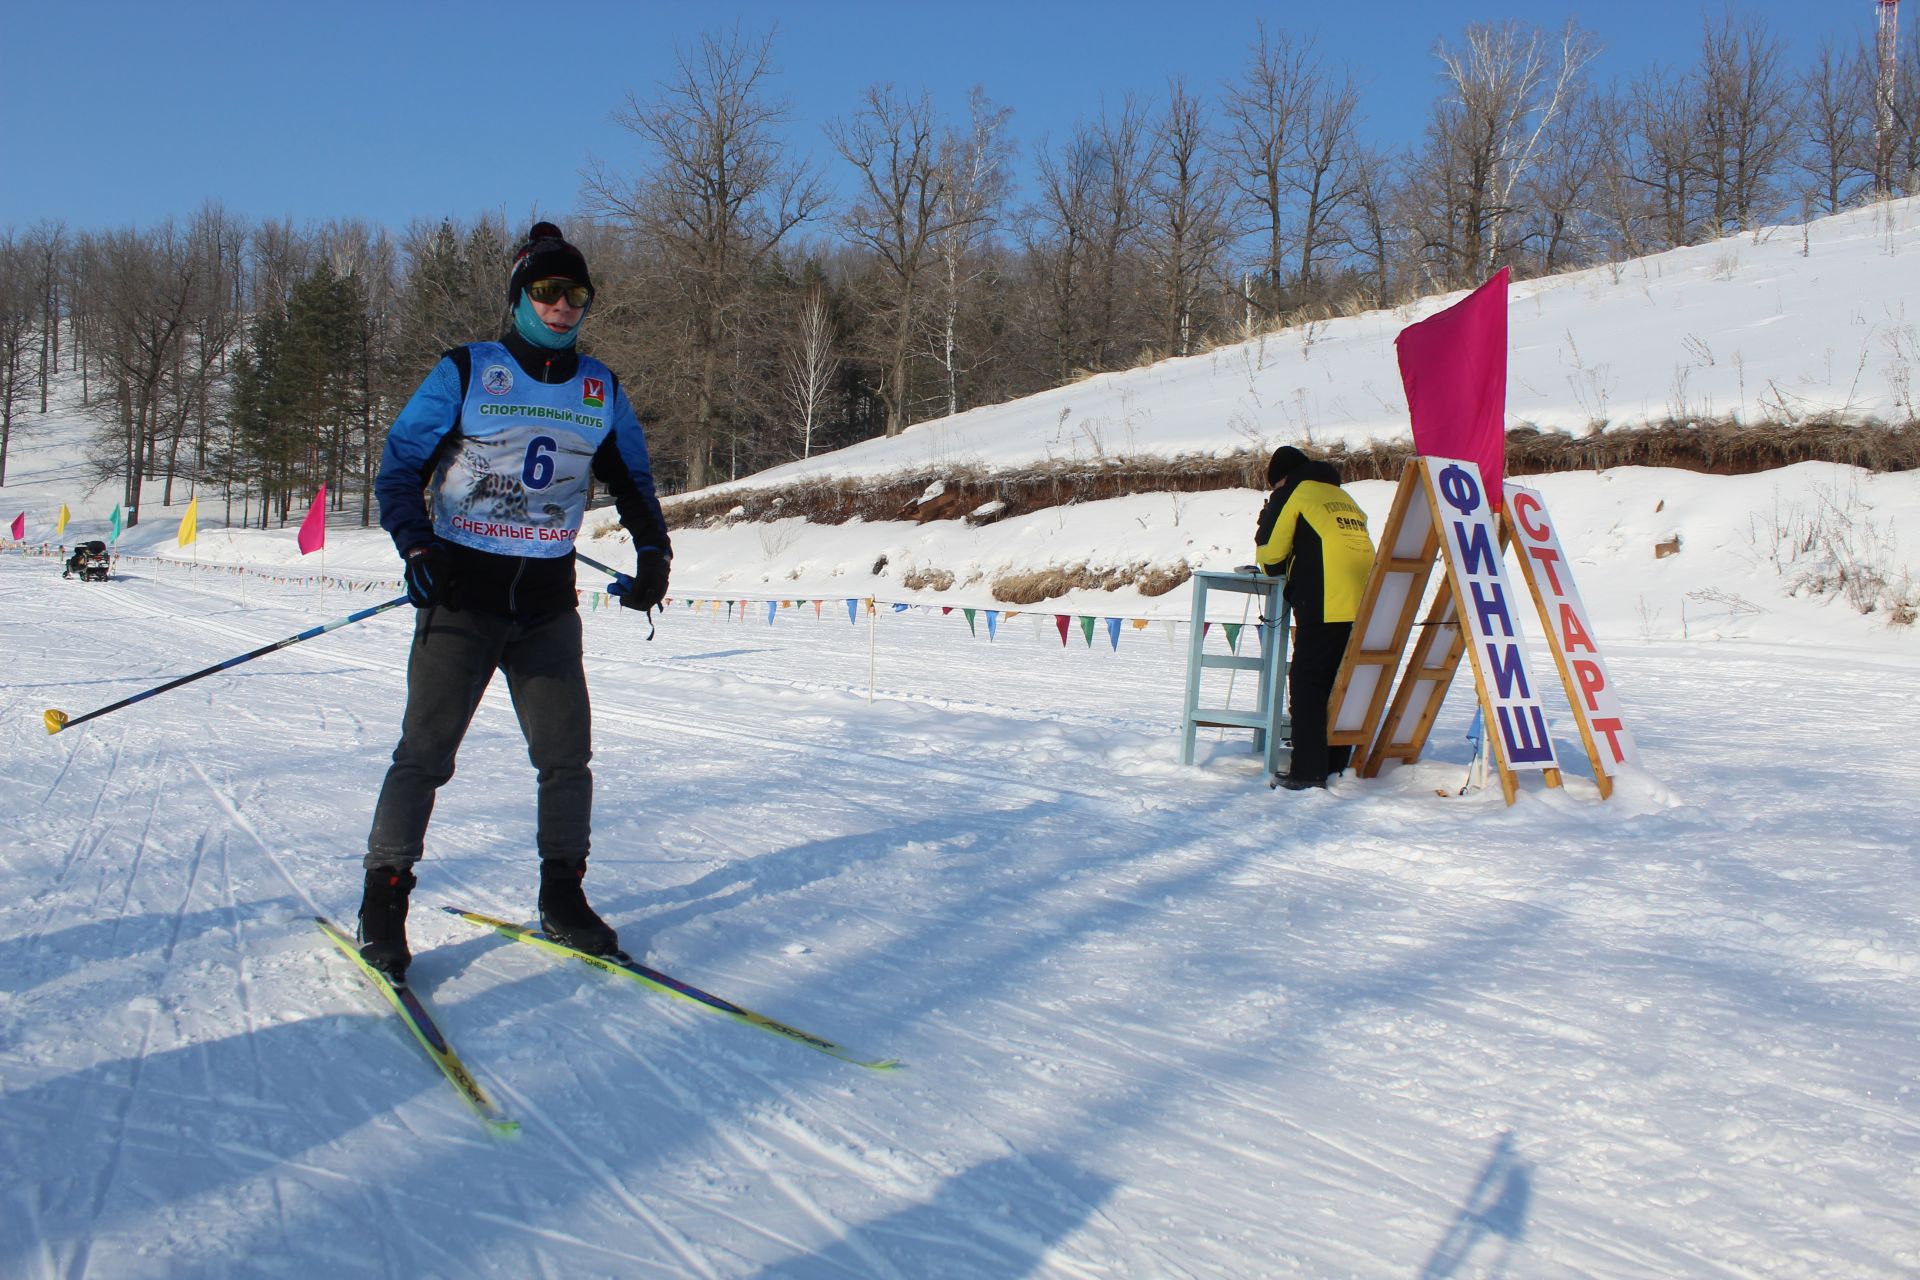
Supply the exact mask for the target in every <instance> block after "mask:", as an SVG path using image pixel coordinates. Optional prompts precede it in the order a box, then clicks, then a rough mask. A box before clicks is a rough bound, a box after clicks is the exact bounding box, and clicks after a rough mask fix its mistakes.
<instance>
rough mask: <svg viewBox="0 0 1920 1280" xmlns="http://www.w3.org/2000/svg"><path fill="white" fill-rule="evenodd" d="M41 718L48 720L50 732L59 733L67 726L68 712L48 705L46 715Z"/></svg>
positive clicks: (48, 730)
mask: <svg viewBox="0 0 1920 1280" xmlns="http://www.w3.org/2000/svg"><path fill="white" fill-rule="evenodd" d="M41 719H43V720H44V721H46V725H47V732H48V733H58V732H60V731H61V730H62V729H64V728H66V727H67V719H68V716H67V713H66V712H64V711H61V710H60V709H59V708H57V707H48V708H47V713H46V715H44V716H42V717H41Z"/></svg>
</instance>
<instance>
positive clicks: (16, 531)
mask: <svg viewBox="0 0 1920 1280" xmlns="http://www.w3.org/2000/svg"><path fill="white" fill-rule="evenodd" d="M13 540H14V541H15V542H25V541H26V540H27V513H26V512H24V511H22V512H21V513H20V514H19V515H17V516H15V517H14V518H13Z"/></svg>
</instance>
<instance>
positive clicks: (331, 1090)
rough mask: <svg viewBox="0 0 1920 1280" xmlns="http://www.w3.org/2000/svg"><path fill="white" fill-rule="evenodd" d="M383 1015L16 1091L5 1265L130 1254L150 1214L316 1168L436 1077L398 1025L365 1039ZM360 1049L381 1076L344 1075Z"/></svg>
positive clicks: (6, 1121)
mask: <svg viewBox="0 0 1920 1280" xmlns="http://www.w3.org/2000/svg"><path fill="white" fill-rule="evenodd" d="M134 1016H136V1017H137V1015H134ZM164 1016H165V1015H164V1014H156V1015H155V1017H156V1018H161V1017H164ZM389 1021H392V1020H391V1019H389ZM379 1025H380V1024H379V1023H377V1022H374V1021H372V1020H371V1018H370V1015H368V1014H365V1013H338V1014H324V1015H318V1016H310V1017H305V1018H301V1019H299V1020H297V1021H292V1022H285V1023H281V1024H278V1025H274V1026H265V1027H256V1028H253V1029H252V1030H250V1031H247V1032H244V1033H241V1034H235V1035H229V1036H226V1037H225V1038H223V1039H219V1040H213V1041H203V1042H197V1043H192V1044H187V1045H183V1046H181V1047H179V1048H176V1049H168V1050H164V1051H161V1052H157V1053H148V1054H145V1055H137V1054H136V1055H135V1056H130V1057H121V1058H113V1059H110V1060H107V1061H103V1062H99V1063H96V1064H95V1065H93V1066H90V1067H87V1068H84V1069H82V1070H79V1071H74V1072H70V1073H68V1074H65V1075H61V1076H58V1077H55V1078H53V1079H49V1080H45V1081H42V1082H40V1083H38V1084H34V1085H30V1086H28V1087H26V1088H12V1089H9V1090H8V1091H7V1092H6V1094H5V1106H4V1108H0V1150H5V1151H6V1152H8V1153H9V1154H8V1158H7V1161H6V1167H5V1169H4V1171H0V1206H4V1209H0V1221H5V1220H7V1219H8V1218H12V1223H11V1224H10V1227H9V1229H7V1230H0V1275H7V1276H18V1275H28V1274H36V1273H37V1271H36V1269H37V1268H38V1267H40V1266H43V1265H45V1263H46V1262H47V1260H48V1259H56V1260H59V1259H65V1260H66V1261H65V1262H64V1263H63V1264H62V1265H61V1267H59V1268H58V1269H60V1270H62V1271H63V1272H64V1270H65V1266H66V1265H69V1264H77V1269H85V1267H84V1259H85V1258H86V1257H87V1256H88V1255H89V1254H91V1255H93V1256H94V1257H95V1261H96V1263H97V1262H100V1261H103V1260H104V1259H105V1258H107V1257H110V1256H111V1257H117V1258H119V1259H120V1260H121V1261H122V1262H123V1263H124V1262H125V1261H126V1260H127V1259H129V1258H133V1257H137V1256H139V1253H140V1251H141V1250H142V1249H143V1248H145V1247H148V1246H147V1244H146V1242H144V1241H143V1239H142V1237H143V1236H145V1235H147V1234H148V1233H150V1232H151V1231H152V1229H153V1224H154V1221H155V1215H156V1213H159V1212H162V1211H164V1210H166V1209H167V1208H168V1207H170V1206H180V1205H187V1204H192V1203H194V1202H196V1201H197V1200H199V1199H200V1198H202V1197H217V1196H219V1195H222V1194H225V1193H228V1192H229V1191H230V1190H231V1188H232V1187H233V1186H234V1185H235V1184H237V1183H241V1182H244V1181H245V1180H247V1179H248V1178H251V1177H254V1176H257V1175H260V1174H262V1173H267V1172H271V1171H272V1170H273V1169H275V1168H277V1167H279V1166H280V1165H281V1163H282V1162H289V1161H290V1162H294V1163H296V1164H298V1163H300V1162H302V1161H304V1160H308V1159H313V1160H315V1161H316V1162H317V1163H320V1164H325V1163H327V1157H325V1156H316V1155H315V1154H314V1153H319V1152H326V1151H329V1150H331V1149H332V1148H334V1147H335V1146H336V1145H337V1143H338V1141H339V1139H340V1138H341V1137H342V1136H343V1135H345V1134H348V1133H351V1132H353V1131H355V1130H357V1129H359V1128H361V1127H363V1126H366V1125H368V1124H370V1123H374V1122H376V1121H378V1120H379V1119H380V1118H381V1117H383V1116H385V1115H387V1114H388V1113H390V1112H391V1110H392V1108H393V1107H394V1105H395V1104H396V1103H397V1102H399V1101H401V1100H403V1099H406V1098H409V1097H412V1096H414V1095H417V1094H421V1093H424V1092H426V1091H428V1090H431V1089H435V1088H444V1085H441V1084H439V1083H438V1081H437V1080H436V1079H435V1078H434V1076H433V1074H432V1071H431V1068H430V1067H426V1066H425V1064H424V1063H423V1062H418V1061H414V1062H410V1061H408V1059H407V1056H406V1055H407V1050H406V1048H405V1046H404V1044H403V1043H402V1042H401V1040H400V1039H399V1037H398V1036H392V1035H390V1036H388V1037H387V1038H386V1039H387V1043H385V1044H382V1043H380V1042H379V1041H378V1040H377V1039H373V1038H369V1030H370V1028H378V1027H379ZM416 1056H417V1055H416ZM355 1057H364V1058H365V1059H367V1060H368V1061H369V1062H370V1063H375V1064H382V1063H386V1062H389V1061H390V1062H391V1064H392V1070H391V1072H390V1073H389V1074H388V1076H387V1078H386V1079H384V1080H382V1079H379V1076H378V1075H377V1074H370V1079H374V1080H378V1083H377V1084H373V1085H371V1086H370V1087H368V1088H366V1089H353V1088H340V1087H338V1085H337V1084H336V1083H335V1081H334V1079H333V1077H334V1076H335V1075H336V1074H337V1072H338V1070H339V1067H338V1065H337V1064H339V1063H340V1062H342V1061H344V1060H347V1059H350V1058H355ZM447 1099H448V1101H452V1100H453V1095H452V1094H451V1093H448V1095H447ZM453 1105H454V1106H456V1107H457V1106H458V1103H457V1102H454V1104H453ZM451 1123H454V1124H459V1125H462V1126H464V1125H466V1124H468V1123H470V1121H469V1120H468V1118H467V1117H466V1116H464V1115H455V1116H453V1117H451ZM375 1229H378V1228H377V1226H376V1227H375ZM285 1243H286V1242H285V1241H281V1242H279V1244H280V1245H282V1246H284V1245H285Z"/></svg>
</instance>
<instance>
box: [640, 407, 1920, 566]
mask: <svg viewBox="0 0 1920 1280" xmlns="http://www.w3.org/2000/svg"><path fill="white" fill-rule="evenodd" d="M1309 452H1318V453H1319V454H1320V456H1323V457H1325V458H1326V459H1327V460H1328V461H1330V462H1332V463H1333V464H1334V465H1335V466H1337V467H1339V468H1340V472H1341V474H1342V476H1343V477H1345V478H1346V479H1348V480H1380V479H1394V478H1397V477H1398V476H1399V475H1400V472H1401V470H1402V469H1403V468H1404V466H1405V465H1406V460H1407V458H1408V457H1409V456H1411V454H1412V452H1413V447H1412V445H1411V444H1410V443H1395V444H1379V443H1376V444H1373V445H1371V446H1369V447H1367V448H1364V449H1357V450H1349V449H1346V448H1343V447H1335V448H1333V449H1328V450H1319V451H1315V450H1312V449H1309ZM1809 461H1814V462H1839V463H1847V464H1851V465H1853V466H1858V467H1864V468H1866V469H1867V470H1870V471H1910V470H1914V469H1916V468H1920V423H1915V422H1911V421H1910V422H1906V423H1903V424H1899V425H1893V426H1889V425H1885V424H1878V423H1846V422H1838V421H1810V422H1806V423H1802V424H1798V425H1794V426H1779V425H1771V424H1762V425H1759V426H1743V425H1741V424H1739V423H1736V422H1732V421H1729V420H1721V421H1708V422H1687V423H1678V422H1663V423H1657V424H1653V425H1650V426H1645V427H1627V428H1616V429H1610V430H1596V431H1593V432H1591V433H1589V434H1587V435H1584V436H1577V437H1576V436H1568V435H1563V434H1561V433H1559V432H1549V431H1538V430H1535V429H1534V428H1532V427H1519V428H1515V429H1513V430H1511V431H1509V432H1507V470H1508V471H1509V472H1510V473H1513V474H1516V475H1532V474H1539V473H1541V472H1550V471H1601V470H1605V469H1607V468H1610V467H1626V466H1648V467H1677V468H1680V469H1681V470H1686V471H1703V472H1711V473H1715V474H1719V475H1742V474H1749V473H1752V472H1757V471H1770V470H1773V469H1775V468H1778V467H1784V466H1789V465H1791V464H1793V463H1796V462H1809ZM1266 472H1267V455H1266V454H1265V453H1255V452H1252V451H1248V450H1242V451H1240V452H1237V453H1233V454H1228V455H1225V456H1219V457H1213V456H1205V455H1198V454H1194V455H1187V456H1183V457H1177V458H1146V457H1134V458H1102V459H1097V460H1088V461H1085V462H1054V463H1047V464H1044V465H1039V466H1032V467H1025V468H1021V469H1019V470H1013V471H999V472H990V471H987V470H985V469H983V468H977V467H962V468H946V469H941V470H935V469H932V468H926V469H921V470H917V471H912V472H902V473H900V474H897V475H893V476H886V477H880V478H865V479H858V480H855V479H829V480H807V481H801V482H796V483H793V484H787V485H778V486H768V487H765V488H751V489H734V490H730V491H727V492H725V493H719V494H702V493H693V494H688V495H686V496H684V497H679V498H671V499H668V501H667V520H668V522H669V523H670V524H671V525H673V526H674V527H676V528H685V527H690V526H706V525H713V524H719V523H729V522H735V521H745V522H750V523H757V522H761V521H767V520H779V519H783V518H787V517H793V516H798V517H801V518H803V519H806V520H808V521H811V522H813V523H815V524H843V523H845V522H846V521H848V520H854V519H859V520H868V521H879V520H912V521H914V522H916V523H920V524H925V523H927V522H929V521H933V520H966V521H968V522H969V523H971V524H991V523H993V522H994V521H996V520H1004V519H1006V518H1007V517H1009V516H1018V515H1025V514H1028V513H1030V512H1034V511H1043V510H1045V509H1047V508H1048V507H1056V506H1062V505H1065V504H1068V503H1074V502H1095V501H1099V500H1101V499H1104V498H1118V497H1124V496H1126V495H1129V494H1135V493H1169V492H1172V493H1197V492H1202V491H1206V490H1213V489H1265V488H1266V487H1267V483H1266V479H1267V476H1266ZM1076 585H1092V584H1090V583H1088V584H1076ZM942 589H944V588H942ZM1142 590H1143V591H1144V590H1146V588H1145V586H1143V587H1142ZM1023 593H1024V592H1023ZM1149 594H1154V593H1151V592H1149ZM1001 598H1002V599H1007V600H1009V602H1012V598H1011V597H1006V596H1003V597H1001ZM1041 598H1044V597H1041ZM1026 603H1031V602H1030V601H1029V602H1026Z"/></svg>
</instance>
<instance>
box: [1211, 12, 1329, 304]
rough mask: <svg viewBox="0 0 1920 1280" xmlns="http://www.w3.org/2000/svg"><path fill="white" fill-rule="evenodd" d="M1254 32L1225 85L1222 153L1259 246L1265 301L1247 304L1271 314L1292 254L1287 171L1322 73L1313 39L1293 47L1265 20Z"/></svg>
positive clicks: (1286, 36)
mask: <svg viewBox="0 0 1920 1280" xmlns="http://www.w3.org/2000/svg"><path fill="white" fill-rule="evenodd" d="M1257 31H1258V38H1257V41H1256V43H1255V44H1254V46H1253V48H1252V49H1251V50H1250V51H1249V58H1248V62H1247V67H1246V70H1245V71H1243V72H1242V73H1241V78H1240V80H1239V82H1238V83H1236V84H1230V85H1228V86H1227V89H1226V94H1225V97H1224V99H1223V102H1222V105H1221V114H1222V115H1224V116H1225V117H1226V121H1227V123H1226V127H1225V130H1224V136H1223V138H1222V141H1221V149H1222V152H1223V154H1224V155H1225V156H1226V157H1227V161H1228V172H1229V174H1230V176H1231V180H1232V182H1233V185H1234V187H1235V188H1236V189H1237V190H1238V192H1239V194H1240V198H1241V201H1242V208H1243V210H1244V211H1245V214H1246V216H1247V220H1248V224H1249V225H1250V226H1251V227H1252V228H1253V232H1254V234H1255V236H1256V238H1257V240H1258V242H1259V246H1260V248H1259V252H1258V255H1257V261H1258V263H1259V271H1260V274H1261V277H1262V279H1263V281H1264V283H1265V285H1266V288H1265V290H1264V291H1263V292H1264V293H1265V294H1266V295H1267V300H1266V301H1264V302H1261V300H1259V299H1249V301H1255V302H1260V305H1262V306H1263V307H1264V309H1266V310H1267V311H1268V312H1269V313H1271V312H1272V311H1274V310H1276V309H1277V306H1276V304H1274V303H1273V302H1272V300H1271V299H1272V297H1273V295H1274V294H1275V293H1277V291H1278V290H1279V289H1280V288H1281V287H1282V281H1283V280H1284V279H1285V277H1286V273H1287V267H1288V262H1289V259H1290V258H1291V256H1292V247H1291V245H1290V244H1289V229H1288V215H1289V203H1290V193H1289V187H1290V185H1291V182H1290V170H1291V169H1292V168H1293V166H1294V164H1295V161H1296V157H1297V153H1298V152H1299V150H1300V148H1301V138H1302V136H1303V135H1304V134H1305V133H1306V131H1307V119H1306V118H1307V115H1308V112H1309V109H1310V106H1309V104H1310V103H1311V102H1312V100H1313V96H1314V94H1315V92H1316V91H1317V90H1318V87H1319V82H1320V76H1321V72H1320V69H1319V66H1318V64H1317V63H1316V62H1315V60H1314V57H1313V46H1312V42H1311V41H1304V42H1299V43H1296V42H1295V40H1294V38H1293V36H1292V34H1291V33H1289V32H1286V31H1281V32H1280V33H1278V34H1277V35H1269V34H1268V32H1267V27H1266V23H1265V22H1261V23H1260V24H1259V26H1258V28H1257Z"/></svg>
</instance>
